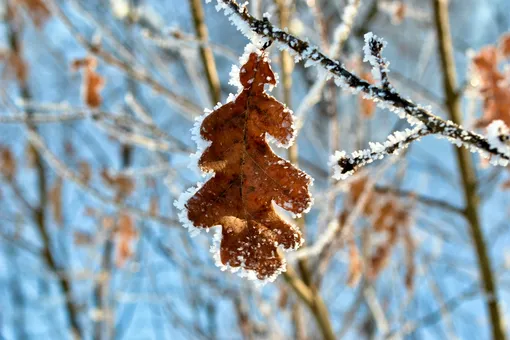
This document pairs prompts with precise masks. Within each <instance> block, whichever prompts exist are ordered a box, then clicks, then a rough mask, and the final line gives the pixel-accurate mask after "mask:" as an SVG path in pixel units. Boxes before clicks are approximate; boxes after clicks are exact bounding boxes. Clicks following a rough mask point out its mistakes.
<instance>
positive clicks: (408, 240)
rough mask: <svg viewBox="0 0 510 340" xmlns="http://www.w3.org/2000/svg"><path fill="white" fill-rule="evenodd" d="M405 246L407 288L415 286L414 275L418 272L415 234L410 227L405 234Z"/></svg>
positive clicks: (410, 288)
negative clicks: (415, 258)
mask: <svg viewBox="0 0 510 340" xmlns="http://www.w3.org/2000/svg"><path fill="white" fill-rule="evenodd" d="M403 239H404V247H405V251H406V253H405V261H406V276H405V285H406V288H407V290H412V289H413V288H414V276H415V273H416V266H415V264H414V255H415V249H416V247H415V245H414V240H413V236H412V235H411V233H410V231H409V228H405V231H404V235H403Z"/></svg>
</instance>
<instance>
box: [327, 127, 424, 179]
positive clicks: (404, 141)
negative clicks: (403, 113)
mask: <svg viewBox="0 0 510 340" xmlns="http://www.w3.org/2000/svg"><path fill="white" fill-rule="evenodd" d="M429 134H430V131H429V130H428V129H427V127H425V126H424V125H423V124H420V125H418V126H416V127H415V128H414V129H406V130H405V131H396V132H394V133H393V134H391V135H389V136H388V139H387V141H386V142H384V144H381V143H371V142H370V143H369V145H370V148H369V149H364V150H358V151H354V152H353V153H351V154H350V155H347V154H346V153H345V151H337V152H335V154H333V155H332V156H331V157H330V161H329V165H330V166H332V167H333V169H334V174H333V178H335V179H338V180H340V179H345V178H347V177H349V176H350V175H352V174H353V173H354V172H356V170H357V169H359V168H361V167H363V166H365V165H368V164H370V163H372V162H373V161H374V160H377V159H383V158H384V156H386V155H392V154H397V155H398V153H399V152H400V151H401V150H403V149H405V148H407V147H408V146H409V145H410V144H411V143H412V142H414V141H416V140H419V139H420V138H422V137H424V136H426V135H429Z"/></svg>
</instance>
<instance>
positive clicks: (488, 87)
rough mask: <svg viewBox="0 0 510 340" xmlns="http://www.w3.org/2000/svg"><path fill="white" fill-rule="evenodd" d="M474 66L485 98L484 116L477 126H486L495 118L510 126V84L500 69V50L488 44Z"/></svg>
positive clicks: (476, 58) (474, 61) (479, 54)
mask: <svg viewBox="0 0 510 340" xmlns="http://www.w3.org/2000/svg"><path fill="white" fill-rule="evenodd" d="M473 65H474V68H475V70H476V72H477V74H478V76H479V78H480V82H481V86H480V94H481V95H482V98H483V104H484V113H483V117H482V118H481V119H480V120H479V121H478V122H477V124H476V125H477V127H486V126H487V125H489V124H490V123H491V122H492V121H493V120H498V119H500V120H502V121H504V122H505V123H506V124H507V125H509V126H510V85H509V82H508V81H505V76H504V75H503V74H502V73H501V72H500V71H499V69H498V50H497V49H496V47H494V46H486V47H484V48H482V49H481V50H480V52H479V53H478V54H477V55H476V56H475V57H474V58H473Z"/></svg>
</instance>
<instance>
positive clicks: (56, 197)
mask: <svg viewBox="0 0 510 340" xmlns="http://www.w3.org/2000/svg"><path fill="white" fill-rule="evenodd" d="M62 186H63V181H62V177H57V179H56V180H55V183H54V184H53V187H52V188H51V189H50V191H49V193H48V195H49V201H50V205H51V208H52V210H53V219H54V220H55V222H56V223H57V224H62V222H63V221H64V218H63V216H62Z"/></svg>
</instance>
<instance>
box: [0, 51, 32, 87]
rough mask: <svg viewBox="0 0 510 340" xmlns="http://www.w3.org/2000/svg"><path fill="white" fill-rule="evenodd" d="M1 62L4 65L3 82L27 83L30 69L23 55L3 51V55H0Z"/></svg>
mask: <svg viewBox="0 0 510 340" xmlns="http://www.w3.org/2000/svg"><path fill="white" fill-rule="evenodd" d="M0 61H2V62H3V63H4V69H3V72H2V79H3V80H6V81H7V80H17V81H18V82H20V83H24V82H25V81H26V79H27V75H28V67H27V64H26V63H25V60H23V57H22V55H21V53H15V52H13V51H2V53H0Z"/></svg>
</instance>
